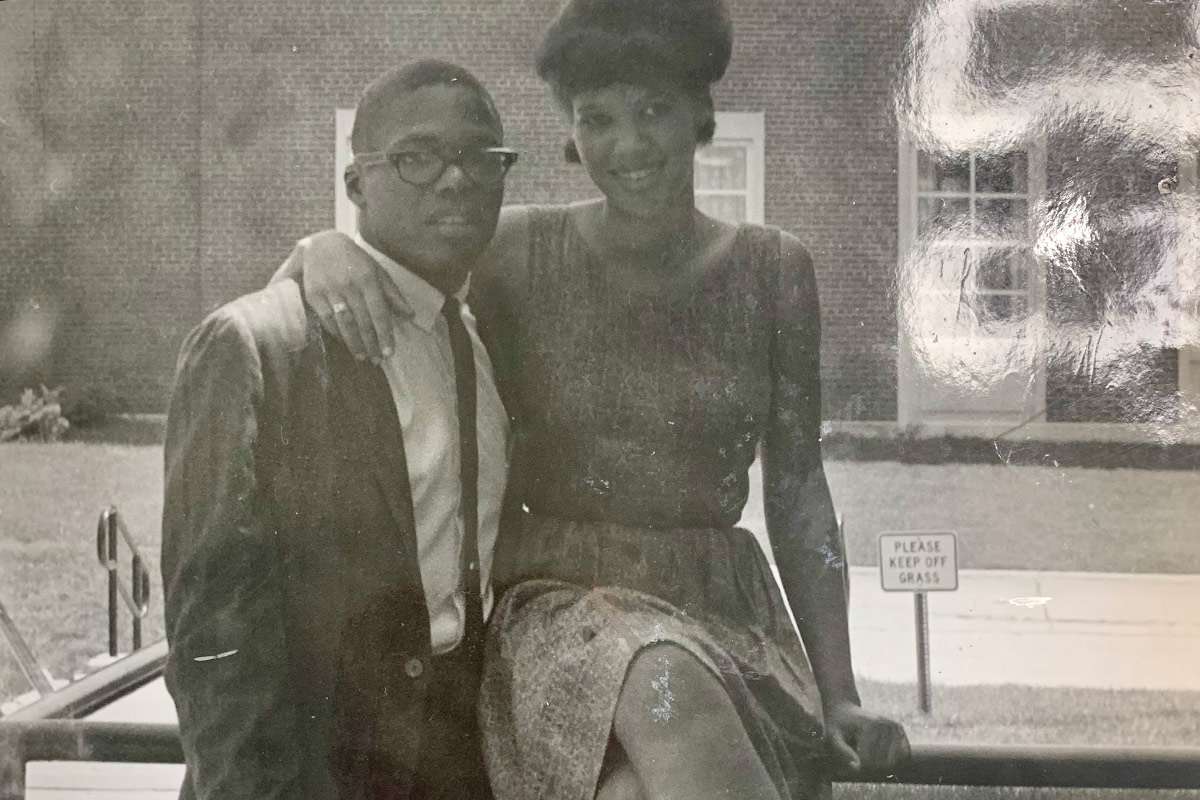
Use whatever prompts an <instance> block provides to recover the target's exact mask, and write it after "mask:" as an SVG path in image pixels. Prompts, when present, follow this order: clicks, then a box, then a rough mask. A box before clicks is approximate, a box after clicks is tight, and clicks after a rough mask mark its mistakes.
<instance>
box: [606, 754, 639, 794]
mask: <svg viewBox="0 0 1200 800" xmlns="http://www.w3.org/2000/svg"><path fill="white" fill-rule="evenodd" d="M596 800H646V796H645V794H643V792H642V783H641V781H639V780H638V776H637V773H636V772H634V771H633V765H632V764H630V763H629V761H628V759H624V758H623V759H622V761H621V764H620V766H618V767H617V768H616V769H614V770H613V771H612V772H610V773H609V774H608V775H607V776H605V777H604V778H603V779H601V781H600V788H599V790H598V791H597V792H596Z"/></svg>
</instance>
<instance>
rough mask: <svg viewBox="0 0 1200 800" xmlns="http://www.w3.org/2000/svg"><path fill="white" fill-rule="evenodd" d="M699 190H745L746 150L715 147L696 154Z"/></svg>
mask: <svg viewBox="0 0 1200 800" xmlns="http://www.w3.org/2000/svg"><path fill="white" fill-rule="evenodd" d="M695 186H696V188H697V189H745V188H746V148H744V147H731V146H726V145H714V146H712V147H705V148H704V149H702V150H700V151H698V152H697V153H696V170H695Z"/></svg>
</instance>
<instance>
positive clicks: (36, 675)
mask: <svg viewBox="0 0 1200 800" xmlns="http://www.w3.org/2000/svg"><path fill="white" fill-rule="evenodd" d="M0 639H3V640H4V641H6V642H8V647H9V649H10V650H11V651H12V654H13V656H15V657H16V659H17V666H18V667H20V669H21V672H22V673H23V674H24V675H25V679H26V680H28V681H29V683H30V684H31V685H32V686H33V688H34V689H35V690H36V691H37V693H38V694H39V695H42V696H45V695H47V694H49V693H50V692H52V691H54V687H53V686H52V685H51V684H50V679H49V678H48V677H46V673H45V672H44V671H43V670H42V665H41V664H39V663H38V660H37V658H36V657H35V656H34V655H33V650H31V649H30V647H29V643H28V642H26V641H25V637H24V636H22V635H21V632H20V631H19V630H17V624H16V623H15V622H13V618H12V617H11V616H9V614H8V609H6V608H5V607H4V603H3V602H0Z"/></svg>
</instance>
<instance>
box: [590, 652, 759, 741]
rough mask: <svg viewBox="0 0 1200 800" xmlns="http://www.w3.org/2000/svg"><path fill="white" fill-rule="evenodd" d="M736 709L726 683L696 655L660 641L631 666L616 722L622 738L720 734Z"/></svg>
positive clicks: (617, 732)
mask: <svg viewBox="0 0 1200 800" xmlns="http://www.w3.org/2000/svg"><path fill="white" fill-rule="evenodd" d="M736 714H737V711H736V709H735V708H734V706H733V702H732V701H731V700H730V699H729V695H728V694H727V693H726V691H725V687H724V685H723V684H722V683H721V682H720V681H719V680H718V679H717V677H716V676H715V675H713V673H712V672H711V671H710V670H709V669H708V667H707V666H705V665H704V664H703V663H701V661H700V660H699V659H698V658H696V656H694V655H692V654H691V653H689V652H688V651H687V650H685V649H683V648H682V647H680V646H679V645H676V644H670V643H666V642H664V643H661V644H655V645H651V646H650V647H647V648H645V649H644V650H642V651H641V652H640V653H638V655H637V656H636V657H635V658H634V659H633V662H632V663H631V664H630V665H629V670H628V672H627V673H626V676H625V683H624V684H623V686H622V688H621V694H620V697H619V698H618V700H617V711H616V716H615V719H614V720H613V727H614V731H615V732H616V734H617V737H618V738H619V739H622V740H624V739H625V738H627V737H629V736H636V735H638V734H639V733H643V732H644V733H647V734H649V735H652V736H656V737H664V736H666V737H669V738H674V734H678V735H680V736H693V735H701V736H703V734H704V733H705V732H708V733H716V731H717V729H719V728H720V727H722V725H721V724H720V723H721V722H722V721H729V722H732V721H733V720H734V719H736Z"/></svg>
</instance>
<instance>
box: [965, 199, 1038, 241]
mask: <svg viewBox="0 0 1200 800" xmlns="http://www.w3.org/2000/svg"><path fill="white" fill-rule="evenodd" d="M1028 219H1029V209H1028V207H1027V205H1026V202H1025V201H1024V200H984V199H983V198H980V199H979V200H976V201H975V220H976V230H977V231H978V232H979V233H983V234H988V235H991V236H1024V235H1025V233H1026V230H1027V224H1026V223H1027V221H1028Z"/></svg>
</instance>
